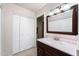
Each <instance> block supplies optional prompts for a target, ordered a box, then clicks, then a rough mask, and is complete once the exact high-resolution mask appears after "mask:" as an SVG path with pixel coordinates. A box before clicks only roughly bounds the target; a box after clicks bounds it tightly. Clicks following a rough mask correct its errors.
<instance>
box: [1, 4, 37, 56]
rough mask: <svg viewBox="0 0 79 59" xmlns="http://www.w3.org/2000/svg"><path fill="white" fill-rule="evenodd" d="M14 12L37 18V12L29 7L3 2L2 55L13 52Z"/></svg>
mask: <svg viewBox="0 0 79 59" xmlns="http://www.w3.org/2000/svg"><path fill="white" fill-rule="evenodd" d="M13 14H17V15H21V16H25V17H26V16H28V17H33V18H35V13H33V12H32V11H30V10H28V9H24V8H22V7H20V6H17V5H15V4H2V55H11V54H12V18H13ZM35 36H36V35H35Z"/></svg>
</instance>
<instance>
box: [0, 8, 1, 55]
mask: <svg viewBox="0 0 79 59" xmlns="http://www.w3.org/2000/svg"><path fill="white" fill-rule="evenodd" d="M0 55H1V8H0Z"/></svg>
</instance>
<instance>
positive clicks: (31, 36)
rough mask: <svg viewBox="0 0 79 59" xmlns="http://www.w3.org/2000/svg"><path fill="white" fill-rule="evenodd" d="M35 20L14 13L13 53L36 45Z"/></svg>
mask: <svg viewBox="0 0 79 59" xmlns="http://www.w3.org/2000/svg"><path fill="white" fill-rule="evenodd" d="M34 21H35V20H34V19H32V18H28V17H23V16H18V15H13V54H14V53H17V52H19V51H22V50H25V49H28V48H31V47H33V46H35V22H34Z"/></svg>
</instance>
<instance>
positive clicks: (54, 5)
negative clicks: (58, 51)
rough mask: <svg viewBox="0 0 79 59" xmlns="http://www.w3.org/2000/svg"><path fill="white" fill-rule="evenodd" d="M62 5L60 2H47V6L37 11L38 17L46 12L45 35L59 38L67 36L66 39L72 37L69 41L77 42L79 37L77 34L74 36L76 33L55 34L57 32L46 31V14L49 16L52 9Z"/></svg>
mask: <svg viewBox="0 0 79 59" xmlns="http://www.w3.org/2000/svg"><path fill="white" fill-rule="evenodd" d="M58 5H60V4H59V3H49V4H47V5H46V6H44V7H43V8H42V9H40V10H39V11H38V12H37V17H39V16H41V15H42V14H44V36H45V37H47V36H48V37H53V36H57V37H59V38H66V39H68V40H69V39H70V41H68V42H71V43H73V41H74V42H75V44H76V42H77V41H76V40H77V39H78V38H77V36H74V35H64V34H55V33H47V32H46V16H47V13H48V12H49V11H50V10H51V9H54V8H55V7H56V6H58Z"/></svg>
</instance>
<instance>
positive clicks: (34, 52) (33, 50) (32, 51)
mask: <svg viewBox="0 0 79 59" xmlns="http://www.w3.org/2000/svg"><path fill="white" fill-rule="evenodd" d="M13 56H37V49H36V48H30V49H28V50H24V51H21V52H19V53H16V54H14V55H13Z"/></svg>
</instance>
